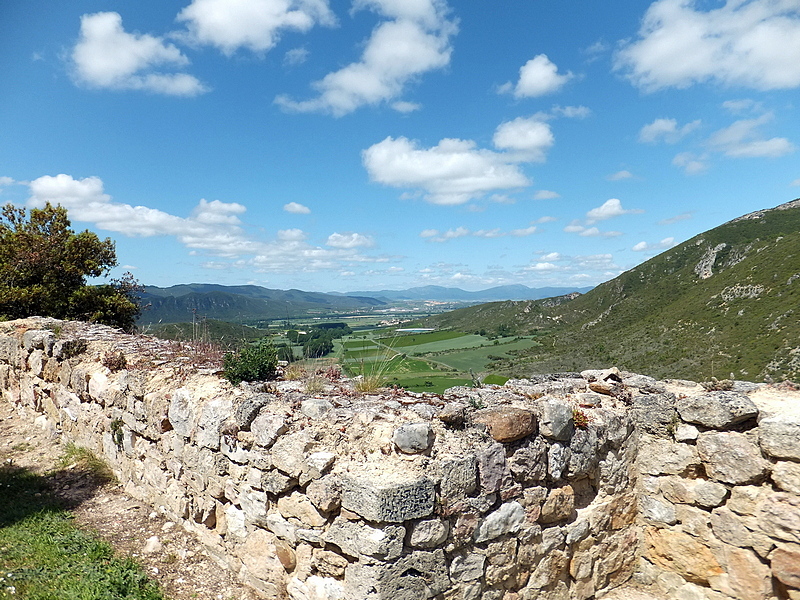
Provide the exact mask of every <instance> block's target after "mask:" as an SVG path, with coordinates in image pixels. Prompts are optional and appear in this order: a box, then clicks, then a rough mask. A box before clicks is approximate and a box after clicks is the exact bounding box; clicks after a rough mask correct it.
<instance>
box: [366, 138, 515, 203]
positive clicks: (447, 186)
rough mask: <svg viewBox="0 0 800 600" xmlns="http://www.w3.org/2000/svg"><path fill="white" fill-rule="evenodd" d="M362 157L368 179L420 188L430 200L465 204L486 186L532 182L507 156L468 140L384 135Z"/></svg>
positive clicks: (487, 188)
mask: <svg viewBox="0 0 800 600" xmlns="http://www.w3.org/2000/svg"><path fill="white" fill-rule="evenodd" d="M362 160H363V163H364V167H365V168H366V169H367V172H368V173H369V176H370V179H372V181H376V182H378V183H382V184H384V185H390V186H393V187H414V188H421V189H422V190H424V191H425V193H426V195H425V199H426V200H427V201H428V202H432V203H433V204H443V205H456V204H464V203H465V202H468V201H469V200H471V199H473V198H476V197H479V196H481V195H483V194H485V193H487V192H492V191H495V190H505V189H513V188H518V187H524V186H527V185H529V184H530V181H529V180H528V178H527V177H526V176H525V174H524V173H523V172H522V171H521V170H520V168H519V167H518V166H517V165H516V164H514V163H512V162H511V161H510V160H509V158H508V157H507V156H505V155H504V154H502V153H498V152H492V151H491V150H483V149H479V148H477V147H476V144H475V142H473V141H471V140H458V139H443V140H441V141H440V142H439V143H438V144H437V145H436V146H434V147H432V148H419V146H418V144H417V142H414V141H411V140H408V139H407V138H405V137H399V138H397V139H394V138H391V137H387V138H386V139H385V140H383V141H382V142H378V143H377V144H374V145H373V146H370V147H369V148H367V149H366V150H364V151H363V152H362Z"/></svg>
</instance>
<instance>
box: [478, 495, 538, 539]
mask: <svg viewBox="0 0 800 600" xmlns="http://www.w3.org/2000/svg"><path fill="white" fill-rule="evenodd" d="M524 522H525V509H524V508H523V507H522V505H521V504H520V503H519V502H516V501H512V502H506V503H505V504H502V505H501V506H500V507H499V508H498V509H497V510H495V511H493V512H491V513H489V514H488V515H487V516H486V518H484V519H483V520H482V521H481V522H480V523H479V525H478V528H477V529H476V530H475V533H474V539H475V542H477V543H481V542H485V541H488V540H493V539H495V538H496V537H499V536H501V535H505V534H507V533H515V532H517V531H518V530H519V528H520V527H521V526H522V524H523V523H524Z"/></svg>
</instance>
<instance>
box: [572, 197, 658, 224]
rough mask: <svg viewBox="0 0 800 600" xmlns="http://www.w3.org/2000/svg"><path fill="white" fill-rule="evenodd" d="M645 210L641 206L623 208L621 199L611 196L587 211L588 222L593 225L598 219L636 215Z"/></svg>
mask: <svg viewBox="0 0 800 600" xmlns="http://www.w3.org/2000/svg"><path fill="white" fill-rule="evenodd" d="M643 212H644V211H643V210H642V209H640V208H630V209H625V208H622V202H620V201H619V199H617V198H611V199H609V200H606V201H605V202H603V204H602V205H600V206H598V207H597V208H593V209H592V210H590V211H589V212H587V213H586V222H587V223H588V224H589V225H592V224H593V223H597V222H598V221H605V220H606V219H611V218H613V217H620V216H622V215H636V214H641V213H643Z"/></svg>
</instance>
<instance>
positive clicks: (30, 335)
mask: <svg viewBox="0 0 800 600" xmlns="http://www.w3.org/2000/svg"><path fill="white" fill-rule="evenodd" d="M55 340H56V338H55V335H54V334H53V332H52V331H48V330H46V329H29V330H28V331H26V332H25V333H23V334H22V346H23V347H24V348H25V350H27V351H28V352H30V351H31V350H43V351H44V353H45V354H47V355H48V356H49V355H50V354H52V352H53V345H54V344H55Z"/></svg>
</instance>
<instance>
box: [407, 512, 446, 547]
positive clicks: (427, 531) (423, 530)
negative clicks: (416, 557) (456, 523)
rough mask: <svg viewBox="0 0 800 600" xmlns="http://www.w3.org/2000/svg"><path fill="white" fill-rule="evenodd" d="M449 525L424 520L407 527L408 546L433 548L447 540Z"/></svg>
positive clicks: (437, 521) (440, 521)
mask: <svg viewBox="0 0 800 600" xmlns="http://www.w3.org/2000/svg"><path fill="white" fill-rule="evenodd" d="M449 533H450V524H449V523H448V522H447V521H442V520H441V519H424V520H422V521H417V522H415V523H412V524H411V525H409V535H408V545H409V546H411V547H412V548H435V547H436V546H440V545H442V544H443V543H444V541H445V540H446V539H447V536H448V534H449Z"/></svg>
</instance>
